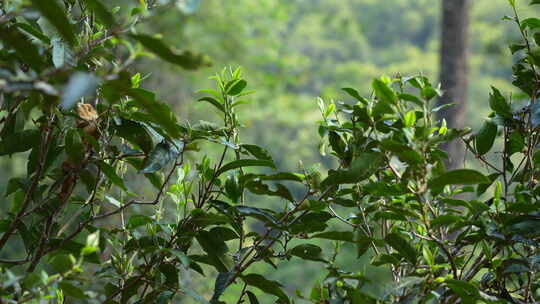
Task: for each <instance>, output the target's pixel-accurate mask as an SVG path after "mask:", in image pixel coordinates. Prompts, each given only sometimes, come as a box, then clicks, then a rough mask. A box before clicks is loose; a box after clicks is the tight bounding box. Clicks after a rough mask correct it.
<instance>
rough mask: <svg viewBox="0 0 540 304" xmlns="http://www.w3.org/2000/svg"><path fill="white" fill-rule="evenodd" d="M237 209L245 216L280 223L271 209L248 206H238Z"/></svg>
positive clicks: (275, 223)
mask: <svg viewBox="0 0 540 304" xmlns="http://www.w3.org/2000/svg"><path fill="white" fill-rule="evenodd" d="M235 209H236V210H237V211H238V212H239V213H240V214H241V215H244V216H250V217H254V218H256V219H259V220H261V221H263V222H266V223H271V224H274V225H278V224H279V221H278V220H277V219H276V218H275V217H274V216H273V215H272V213H271V210H265V209H260V208H256V207H248V206H236V207H235Z"/></svg>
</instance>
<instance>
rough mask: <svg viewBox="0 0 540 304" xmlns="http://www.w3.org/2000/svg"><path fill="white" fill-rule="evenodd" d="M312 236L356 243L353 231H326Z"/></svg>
mask: <svg viewBox="0 0 540 304" xmlns="http://www.w3.org/2000/svg"><path fill="white" fill-rule="evenodd" d="M311 237H312V238H319V239H327V240H334V241H344V242H351V243H355V240H354V233H353V232H351V231H326V232H321V233H317V234H315V235H312V236H311Z"/></svg>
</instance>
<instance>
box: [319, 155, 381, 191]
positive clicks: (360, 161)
mask: <svg viewBox="0 0 540 304" xmlns="http://www.w3.org/2000/svg"><path fill="white" fill-rule="evenodd" d="M383 161H384V157H383V156H382V154H380V153H376V152H364V153H362V154H360V155H359V156H357V157H356V158H355V159H354V160H353V161H352V163H351V166H350V168H348V169H347V170H339V171H332V172H330V173H329V174H328V177H327V178H326V179H325V180H324V181H323V182H322V183H321V186H323V188H327V187H330V186H333V185H337V184H354V183H357V182H360V181H362V180H363V179H366V178H368V177H369V176H370V175H372V174H373V173H374V172H375V170H377V169H378V168H379V167H380V166H381V164H382V163H383Z"/></svg>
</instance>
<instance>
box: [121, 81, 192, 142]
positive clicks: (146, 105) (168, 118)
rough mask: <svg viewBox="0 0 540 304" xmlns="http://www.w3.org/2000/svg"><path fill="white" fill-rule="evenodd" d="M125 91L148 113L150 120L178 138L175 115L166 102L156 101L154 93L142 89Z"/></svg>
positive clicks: (179, 134)
mask: <svg viewBox="0 0 540 304" xmlns="http://www.w3.org/2000/svg"><path fill="white" fill-rule="evenodd" d="M127 93H128V95H129V96H131V97H133V99H135V103H136V104H137V106H138V107H140V108H142V109H144V110H145V111H146V112H147V113H148V114H150V117H151V119H152V121H153V122H154V123H156V124H158V125H160V126H161V127H162V128H163V129H164V130H165V131H166V132H167V134H168V135H169V136H171V137H172V138H180V136H181V135H182V134H181V132H180V127H179V126H178V124H177V121H176V116H175V115H174V113H173V112H172V111H171V108H170V107H169V106H168V105H167V104H165V103H162V102H159V101H157V100H156V95H155V94H154V93H152V92H150V91H147V90H144V89H139V88H135V89H129V90H128V92H127Z"/></svg>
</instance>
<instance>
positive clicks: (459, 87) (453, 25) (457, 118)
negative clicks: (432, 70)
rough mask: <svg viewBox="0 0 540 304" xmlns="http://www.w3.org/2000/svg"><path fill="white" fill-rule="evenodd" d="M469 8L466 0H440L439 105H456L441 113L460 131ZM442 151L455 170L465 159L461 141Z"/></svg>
mask: <svg viewBox="0 0 540 304" xmlns="http://www.w3.org/2000/svg"><path fill="white" fill-rule="evenodd" d="M469 8H470V1H469V0H442V24H441V25H442V26H441V28H442V32H441V50H440V56H441V57H440V58H441V59H440V60H441V61H440V64H441V66H440V77H439V78H440V82H441V87H442V89H443V91H444V92H443V96H442V97H441V98H440V99H439V101H438V103H439V104H440V105H442V104H447V103H455V105H453V106H451V107H448V108H445V109H444V110H443V111H442V112H441V113H440V114H441V117H442V118H445V119H446V122H447V124H448V126H449V127H451V128H462V127H463V123H464V120H465V114H466V105H467V72H468V68H467V57H468V42H467V40H468V27H469ZM443 148H444V149H445V150H446V151H447V152H448V154H449V156H450V161H449V163H448V164H449V166H450V167H453V168H455V167H458V166H459V165H460V164H461V163H462V161H463V159H464V156H465V148H464V146H463V144H462V143H461V141H460V140H454V141H453V142H451V143H449V144H446V145H445V146H444V147H443Z"/></svg>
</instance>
